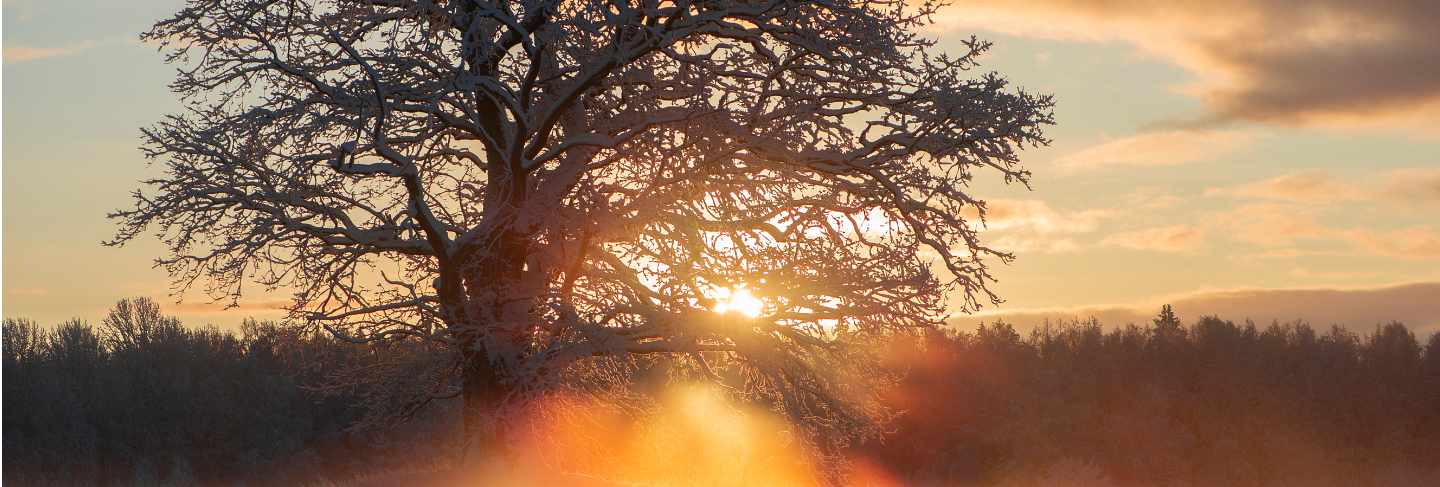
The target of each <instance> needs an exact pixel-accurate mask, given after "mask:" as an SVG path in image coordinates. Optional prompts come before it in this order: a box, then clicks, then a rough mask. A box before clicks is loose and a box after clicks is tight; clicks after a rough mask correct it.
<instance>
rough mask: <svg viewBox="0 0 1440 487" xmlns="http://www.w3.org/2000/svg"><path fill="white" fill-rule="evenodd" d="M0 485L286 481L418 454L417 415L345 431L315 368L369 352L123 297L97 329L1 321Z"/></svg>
mask: <svg viewBox="0 0 1440 487" xmlns="http://www.w3.org/2000/svg"><path fill="white" fill-rule="evenodd" d="M3 334H4V381H3V383H4V391H3V394H4V483H5V484H6V485H106V484H109V485H194V484H203V485H216V484H226V485H229V484H236V483H238V484H242V485H244V484H248V485H297V484H306V483H313V482H317V481H321V480H323V479H326V478H337V477H339V478H343V477H346V476H349V475H352V474H355V473H362V472H365V471H369V470H372V469H376V468H386V467H387V466H397V465H423V464H424V461H425V460H424V458H426V457H425V455H432V454H436V453H437V452H433V451H426V450H425V449H424V448H423V447H424V446H425V443H424V442H418V441H411V440H412V439H415V438H417V437H420V436H422V435H424V434H427V433H430V432H431V431H430V430H429V429H428V426H427V423H426V422H424V421H418V422H414V423H410V424H407V425H406V426H405V429H403V430H394V431H376V430H357V429H356V428H354V427H353V426H355V425H357V424H359V421H360V419H362V418H363V417H364V413H365V411H363V410H362V405H363V404H365V401H363V400H362V399H363V398H362V397H360V395H359V394H358V393H357V391H354V390H346V389H335V388H331V387H325V385H327V384H330V383H331V382H332V381H330V380H328V379H329V376H331V375H333V374H336V373H339V372H341V371H345V370H354V369H356V368H358V367H363V366H364V365H366V364H367V363H368V362H373V359H374V358H375V355H376V354H377V353H383V350H382V351H378V352H377V351H376V350H374V349H369V348H364V347H358V346H353V345H350V344H347V343H343V342H339V341H337V340H334V339H333V338H330V337H328V336H326V335H323V334H306V333H299V332H296V331H294V330H290V329H287V328H283V327H280V326H278V325H276V324H275V323H268V322H254V321H247V322H246V323H244V325H242V326H241V329H240V333H239V334H236V333H232V332H228V331H221V330H219V329H216V328H214V327H209V328H201V329H191V328H187V327H184V326H182V325H181V323H180V322H179V321H178V320H176V319H174V318H171V317H165V316H162V315H161V314H160V311H159V307H158V306H156V305H155V303H154V302H152V301H150V300H148V299H144V298H140V299H135V300H124V301H121V302H120V303H118V304H117V305H116V307H115V308H114V309H112V310H111V311H110V313H109V315H108V316H107V317H105V318H104V320H102V322H101V323H100V325H99V326H98V327H96V326H91V325H89V324H87V323H85V322H83V321H79V320H71V321H67V322H65V323H62V324H60V325H58V326H55V327H42V326H40V325H39V324H37V323H35V322H33V321H30V320H24V319H6V320H5V321H4V330H3Z"/></svg>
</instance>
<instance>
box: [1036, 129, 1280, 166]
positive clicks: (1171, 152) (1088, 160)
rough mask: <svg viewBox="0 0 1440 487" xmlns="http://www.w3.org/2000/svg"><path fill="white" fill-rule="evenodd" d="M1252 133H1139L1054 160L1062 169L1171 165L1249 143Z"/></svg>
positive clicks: (1243, 146)
mask: <svg viewBox="0 0 1440 487" xmlns="http://www.w3.org/2000/svg"><path fill="white" fill-rule="evenodd" d="M1254 139H1255V137H1254V135H1253V134H1249V133H1246V132H1239V131H1219V130H1166V131H1160V132H1143V133H1139V134H1136V135H1131V136H1127V137H1121V138H1118V139H1113V140H1110V141H1107V142H1103V143H1100V144H1097V145H1093V146H1090V147H1086V148H1084V149H1081V150H1079V151H1076V152H1074V153H1071V154H1068V155H1065V156H1062V157H1060V158H1059V159H1056V160H1055V164H1056V165H1057V166H1058V167H1059V168H1060V169H1062V170H1068V171H1083V170H1093V169H1101V168H1105V167H1115V166H1174V165H1180V164H1188V163H1192V162H1199V161H1204V160H1210V159H1215V158H1217V157H1221V156H1224V155H1226V154H1230V153H1233V152H1235V151H1238V150H1240V149H1243V148H1245V147H1247V146H1249V145H1250V143H1251V142H1252V141H1253V140H1254Z"/></svg>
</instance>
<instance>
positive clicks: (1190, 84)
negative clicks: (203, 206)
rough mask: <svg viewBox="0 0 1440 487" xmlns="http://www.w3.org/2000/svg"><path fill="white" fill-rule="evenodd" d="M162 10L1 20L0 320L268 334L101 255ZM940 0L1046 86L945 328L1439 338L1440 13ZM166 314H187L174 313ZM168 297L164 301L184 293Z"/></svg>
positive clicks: (156, 104)
mask: <svg viewBox="0 0 1440 487" xmlns="http://www.w3.org/2000/svg"><path fill="white" fill-rule="evenodd" d="M180 4H181V2H179V1H176V0H143V1H142V0H137V1H132V2H100V1H89V0H85V1H81V0H73V1H67V2H47V1H38V0H7V1H5V2H4V4H3V24H4V25H3V49H4V62H3V103H4V105H3V106H4V109H3V112H4V114H3V117H4V120H3V121H4V125H3V126H4V133H3V158H0V161H3V162H0V167H3V191H0V194H3V235H4V238H3V247H4V251H3V259H4V260H3V268H4V271H3V274H4V276H3V279H4V281H3V314H4V316H5V317H22V316H23V317H29V318H32V319H36V320H38V321H40V322H42V323H55V322H58V321H60V320H63V319H67V318H71V317H79V318H83V319H89V320H92V321H94V320H98V319H99V317H100V316H102V315H103V314H104V312H105V310H106V309H107V308H108V307H109V306H110V305H111V304H113V303H114V301H116V300H118V299H120V298H124V297H130V296H151V297H154V298H156V299H158V300H159V301H160V302H161V303H162V304H163V305H164V307H165V308H166V310H167V311H168V312H170V313H173V314H176V315H178V316H179V317H181V318H182V319H184V320H185V321H186V322H187V323H192V324H207V323H208V324H215V325H218V326H221V327H230V326H234V325H236V324H238V323H239V322H240V320H241V319H243V318H244V317H246V316H256V317H260V318H266V317H277V316H279V313H278V312H276V311H274V310H273V308H275V307H276V306H277V305H278V304H280V301H279V300H278V299H280V298H283V297H277V296H273V295H266V294H265V293H263V292H262V290H260V289H258V288H254V289H250V290H248V291H247V295H246V298H245V299H243V300H242V306H241V307H240V308H238V309H230V310H224V309H221V307H219V306H217V305H214V304H211V303H209V302H208V301H207V300H206V298H205V296H203V295H200V294H191V295H185V296H179V297H177V296H174V295H172V294H171V289H170V287H169V281H168V279H167V276H166V275H165V273H164V272H163V271H162V270H159V269H154V268H152V267H151V262H152V261H153V259H154V258H155V257H158V256H160V255H161V254H162V247H161V245H160V244H159V242H157V241H155V240H153V239H147V240H141V241H137V242H134V243H131V244H129V245H127V246H126V247H124V248H111V247H103V246H101V245H100V242H101V241H104V240H106V239H108V238H110V237H111V235H112V233H113V231H114V227H113V225H112V224H111V223H110V222H109V221H108V220H107V219H106V218H105V214H106V213H107V212H109V211H113V210H115V209H119V208H123V207H126V206H127V205H129V193H130V192H131V191H132V190H134V189H135V188H137V187H138V182H139V181H140V180H142V179H144V178H145V177H146V176H147V175H151V174H154V170H153V169H151V168H148V167H147V166H146V164H145V160H144V158H143V157H142V156H141V154H140V152H139V151H138V150H137V149H136V146H137V145H138V141H139V128H140V127H143V126H146V125H148V124H151V123H153V122H155V121H157V120H159V119H160V117H162V116H163V115H164V114H166V113H168V112H172V111H176V110H177V109H178V108H179V105H178V104H177V103H176V102H175V100H174V99H173V97H172V96H171V95H170V93H169V92H168V90H167V88H166V83H167V82H168V81H169V80H170V78H171V76H172V75H173V68H170V67H167V66H166V65H165V64H164V63H163V62H162V60H161V57H160V55H159V54H157V53H156V52H155V49H154V48H153V47H152V46H146V45H143V44H141V43H139V42H138V41H137V40H136V38H137V36H138V34H139V33H140V32H141V31H143V30H145V29H146V28H147V27H148V26H149V25H150V24H151V23H152V22H154V21H155V20H158V19H160V18H161V17H163V16H165V15H167V14H169V13H171V12H173V11H175V10H176V9H178V8H179V6H180ZM1158 5H1159V4H1158V3H1156V2H1147V1H1140V0H1133V1H1127V0H1026V1H1018V0H1016V1H995V0H987V1H974V2H972V1H958V2H956V4H955V5H951V6H949V7H946V8H945V9H944V10H942V11H941V13H940V14H939V15H938V16H937V17H936V19H935V20H936V24H935V25H934V26H933V27H932V28H931V29H930V32H929V34H930V35H931V36H933V37H935V38H937V39H938V40H939V41H940V47H941V48H942V49H946V50H949V51H952V52H959V51H960V50H961V48H960V41H961V40H963V39H965V38H968V37H969V36H970V35H972V34H973V35H976V36H978V37H980V38H981V39H985V40H989V41H992V42H994V48H993V50H992V51H991V52H990V53H989V54H988V55H987V56H986V57H985V58H983V59H982V61H983V64H984V66H983V68H984V69H986V70H994V71H997V72H999V73H1002V74H1003V75H1005V76H1006V77H1008V78H1009V79H1010V80H1011V81H1012V82H1013V83H1014V85H1015V86H1018V87H1023V88H1024V89H1026V90H1029V91H1032V92H1041V93H1049V94H1053V95H1055V97H1056V98H1057V101H1058V105H1057V107H1056V110H1055V111H1056V119H1057V122H1058V123H1057V125H1055V126H1054V127H1051V128H1050V129H1049V131H1048V134H1049V136H1050V137H1051V138H1052V139H1053V143H1052V144H1051V145H1050V146H1049V147H1044V148H1040V149H1035V150H1030V151H1027V152H1026V153H1024V156H1023V161H1024V163H1025V165H1026V166H1027V167H1028V168H1029V169H1030V170H1031V171H1032V172H1033V173H1034V179H1033V181H1032V183H1031V185H1030V186H1031V188H1030V189H1026V188H1024V187H1018V186H1006V185H1004V184H1002V183H1001V182H999V181H998V178H992V179H994V180H992V181H980V182H978V183H977V184H976V186H975V187H974V188H973V189H974V192H975V194H976V195H977V196H979V197H981V198H982V199H986V200H987V201H989V202H990V205H991V211H992V216H991V220H990V226H989V228H988V229H987V230H986V232H985V233H984V234H983V237H982V238H984V239H986V240H987V241H988V242H991V243H992V244H994V245H995V246H998V247H1000V248H1004V249H1008V250H1010V251H1012V252H1014V253H1015V254H1016V256H1017V259H1016V260H1015V261H1014V262H1013V263H1011V264H1008V265H1000V266H999V267H998V268H997V269H995V274H996V276H997V277H998V278H999V280H1000V282H999V283H997V284H996V285H995V286H994V290H995V291H996V292H997V293H998V294H999V295H1000V296H1001V297H1002V298H1004V299H1005V303H1003V304H1001V305H1000V306H998V307H993V308H987V309H985V310H983V311H982V312H981V313H979V315H978V316H959V317H957V318H956V319H955V320H956V322H957V323H970V322H978V321H980V320H987V321H988V320H993V319H997V318H999V319H1006V320H1009V321H1012V322H1014V323H1015V324H1016V325H1017V327H1021V328H1025V327H1029V326H1033V325H1034V324H1036V323H1039V322H1040V321H1042V320H1045V319H1064V318H1070V317H1077V318H1084V317H1088V316H1096V317H1099V318H1101V319H1102V320H1104V321H1105V322H1106V323H1107V324H1123V323H1126V322H1137V323H1139V322H1144V321H1146V320H1147V319H1148V317H1149V316H1151V315H1153V314H1154V313H1155V311H1157V310H1158V308H1159V306H1160V305H1161V304H1163V303H1174V304H1175V306H1176V311H1177V313H1178V314H1180V316H1181V317H1182V318H1185V319H1194V318H1196V317H1198V316H1201V315H1204V314H1219V315H1221V316H1222V317H1224V318H1229V319H1234V320H1237V321H1238V320H1244V319H1252V320H1254V321H1256V322H1258V323H1261V324H1265V323H1269V322H1271V321H1272V320H1279V321H1293V320H1305V321H1309V322H1310V323H1311V324H1313V325H1316V326H1318V327H1328V326H1330V325H1331V324H1341V325H1347V326H1350V327H1353V328H1356V329H1358V330H1361V331H1364V330H1368V329H1370V328H1372V327H1373V326H1374V325H1375V324H1377V323H1379V322H1383V321H1390V320H1401V321H1404V322H1405V323H1407V324H1410V325H1411V326H1412V327H1415V328H1419V329H1421V330H1422V331H1436V330H1440V217H1437V215H1440V52H1437V51H1440V48H1437V47H1436V46H1440V29H1435V28H1434V27H1433V26H1434V25H1436V23H1437V22H1440V3H1437V2H1433V1H1428V0H1411V1H1407V0H1379V1H1373V2H1350V1H1342V0H1333V1H1332V0H1310V1H1307V2H1303V4H1302V3H1297V2H1288V1H1280V0H1273V1H1250V2H1242V1H1228V0H1202V1H1194V2H1176V3H1169V4H1167V5H1165V6H1163V7H1161V6H1158ZM182 298H183V299H182ZM177 300H178V302H177Z"/></svg>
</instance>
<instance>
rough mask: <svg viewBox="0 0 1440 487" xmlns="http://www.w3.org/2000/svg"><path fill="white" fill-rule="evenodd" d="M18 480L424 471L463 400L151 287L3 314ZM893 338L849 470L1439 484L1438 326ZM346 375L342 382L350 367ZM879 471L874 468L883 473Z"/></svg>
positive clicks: (950, 481)
mask: <svg viewBox="0 0 1440 487" xmlns="http://www.w3.org/2000/svg"><path fill="white" fill-rule="evenodd" d="M3 336H4V378H3V379H4V380H3V384H4V391H3V395H4V396H3V397H4V479H3V480H4V482H5V483H6V484H7V485H57V484H59V485H65V484H70V485H103V484H110V485H163V484H170V485H189V484H204V485H215V484H225V485H233V484H245V485H297V484H299V485H304V484H317V483H318V484H321V485H325V484H327V483H328V482H333V481H336V479H341V480H342V481H343V479H348V478H353V477H355V476H357V475H359V476H362V477H363V476H364V475H366V474H367V473H370V472H396V471H426V470H434V469H436V468H437V465H442V464H444V463H445V461H447V459H449V458H451V457H453V456H454V451H455V448H454V445H453V444H451V443H447V442H446V440H444V439H445V438H453V437H454V435H455V429H456V428H455V426H456V425H457V424H458V419H457V417H456V414H455V412H454V410H453V407H452V405H447V404H441V405H440V406H438V407H431V408H429V409H426V410H424V411H423V412H422V413H420V414H418V415H416V417H415V418H414V419H413V420H412V421H410V422H407V423H404V424H401V425H399V426H397V427H394V428H391V429H371V428H358V427H357V425H359V424H361V423H360V421H361V419H362V418H364V417H365V413H366V411H365V410H366V408H368V407H371V406H372V405H373V404H371V403H368V402H367V400H366V398H365V396H364V394H363V392H364V391H361V390H358V389H357V388H335V387H327V386H326V384H334V383H337V381H336V380H334V379H335V378H336V377H337V374H346V373H353V372H355V371H365V370H367V367H373V366H374V365H375V364H376V363H378V362H379V361H382V359H384V357H385V354H387V353H400V352H404V351H403V350H401V351H398V352H397V351H396V350H386V349H384V348H383V347H382V348H380V349H377V348H374V347H360V346H355V345H351V344H348V343H345V342H341V341H338V340H335V339H334V338H331V337H329V336H327V335H325V334H307V333H301V332H297V331H294V330H290V329H287V328H284V327H280V326H277V325H275V324H273V323H257V322H247V323H246V324H245V325H244V326H242V327H241V329H240V331H239V333H231V332H226V331H221V330H217V329H215V328H203V329H191V328H186V327H184V326H182V325H181V324H180V323H179V322H178V321H176V320H174V319H173V318H167V317H164V316H161V315H160V313H159V309H158V307H156V306H155V305H154V303H152V302H149V301H148V300H143V299H140V300H128V301H122V302H121V303H120V304H119V305H117V306H116V308H115V309H114V310H112V312H111V313H110V315H109V316H107V317H106V318H105V319H104V320H102V321H101V323H100V324H99V325H98V326H93V327H92V326H90V325H87V324H85V323H83V322H80V321H70V322H66V323H63V324H61V325H59V326H55V327H42V326H40V325H38V324H36V323H34V322H31V321H27V320H19V319H7V320H5V322H4V330H3ZM921 342H922V343H913V342H906V343H899V342H897V343H895V345H894V353H892V354H891V356H893V357H895V360H894V363H893V364H894V366H895V367H897V368H903V369H907V370H908V374H907V375H906V376H905V378H904V379H903V381H902V382H901V383H900V384H898V385H897V386H896V387H895V388H894V390H892V391H889V392H888V394H889V396H890V400H891V401H892V403H893V404H894V405H895V406H896V407H897V408H899V409H901V410H903V411H904V414H903V415H901V416H900V417H899V419H898V420H897V422H896V423H895V424H893V425H892V430H893V434H892V435H890V436H888V437H887V438H885V439H884V440H883V441H879V442H874V443H869V444H865V445H857V446H856V448H855V450H854V452H853V456H854V457H855V458H856V459H857V462H856V463H855V465H856V469H857V471H859V470H865V471H866V472H868V473H867V474H866V475H867V477H866V478H872V479H873V478H883V477H889V478H890V479H892V480H895V481H897V482H899V483H902V484H905V485H996V484H1004V485H1377V486H1378V485H1386V486H1389V485H1437V481H1440V447H1437V445H1440V335H1432V336H1429V337H1426V338H1425V340H1424V341H1423V342H1422V341H1421V340H1418V339H1417V337H1416V336H1415V334H1414V333H1412V332H1411V331H1410V330H1408V329H1407V328H1406V327H1405V326H1404V325H1401V324H1398V323H1392V324H1388V325H1384V326H1378V327H1376V328H1375V329H1374V330H1373V331H1372V332H1369V333H1365V334H1357V333H1354V332H1351V331H1348V330H1346V329H1344V328H1340V327H1333V328H1330V329H1328V330H1324V331H1317V330H1315V329H1313V328H1311V327H1310V326H1308V325H1306V324H1303V323H1294V324H1272V325H1270V326H1267V327H1257V326H1255V325H1254V324H1251V323H1243V324H1236V323H1233V322H1230V321H1225V320H1221V319H1218V318H1214V317H1206V318H1202V319H1200V320H1198V321H1196V322H1195V323H1193V324H1190V325H1188V326H1186V325H1184V324H1182V323H1181V322H1180V320H1178V319H1177V318H1176V317H1175V315H1174V313H1173V312H1171V311H1170V310H1169V308H1168V307H1167V308H1166V309H1165V310H1164V311H1163V312H1162V313H1161V314H1160V316H1158V317H1157V318H1156V319H1155V320H1154V322H1152V323H1148V324H1145V325H1144V326H1137V325H1130V326H1124V327H1112V328H1107V327H1102V326H1101V324H1100V323H1098V322H1096V321H1094V320H1091V321H1087V322H1073V323H1068V324H1059V325H1049V326H1044V327H1041V328H1039V329H1037V330H1035V331H1034V332H1032V333H1028V334H1025V335H1022V334H1020V333H1018V332H1017V331H1016V330H1015V329H1014V328H1013V327H1011V326H1009V325H1006V324H1003V323H1001V324H990V325H984V326H980V327H979V328H977V329H972V330H950V331H945V332H937V333H933V334H931V335H930V336H927V337H925V338H923V339H921ZM338 382H341V383H355V382H354V381H353V380H342V381H338ZM877 472H878V473H877Z"/></svg>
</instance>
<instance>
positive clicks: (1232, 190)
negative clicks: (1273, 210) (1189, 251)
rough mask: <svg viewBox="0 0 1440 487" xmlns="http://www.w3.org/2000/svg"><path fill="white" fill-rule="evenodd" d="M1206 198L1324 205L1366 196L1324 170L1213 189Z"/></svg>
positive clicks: (1206, 193)
mask: <svg viewBox="0 0 1440 487" xmlns="http://www.w3.org/2000/svg"><path fill="white" fill-rule="evenodd" d="M1205 195H1206V196H1216V195H1221V196H1234V197H1242V198H1255V199H1268V200H1279V201H1293V202H1302V203H1324V202H1330V201H1336V200H1356V199H1363V198H1365V197H1366V195H1365V194H1363V192H1362V191H1360V190H1358V189H1356V188H1355V187H1353V186H1351V185H1349V184H1347V183H1345V182H1343V181H1340V180H1339V179H1337V178H1335V177H1334V176H1331V175H1330V174H1329V173H1325V172H1320V171H1310V172H1302V173H1293V174H1286V175H1282V176H1277V177H1274V178H1270V179H1266V180H1263V181H1259V182H1255V183H1250V184H1243V185H1240V186H1232V187H1228V188H1210V189H1208V190H1206V191H1205Z"/></svg>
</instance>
